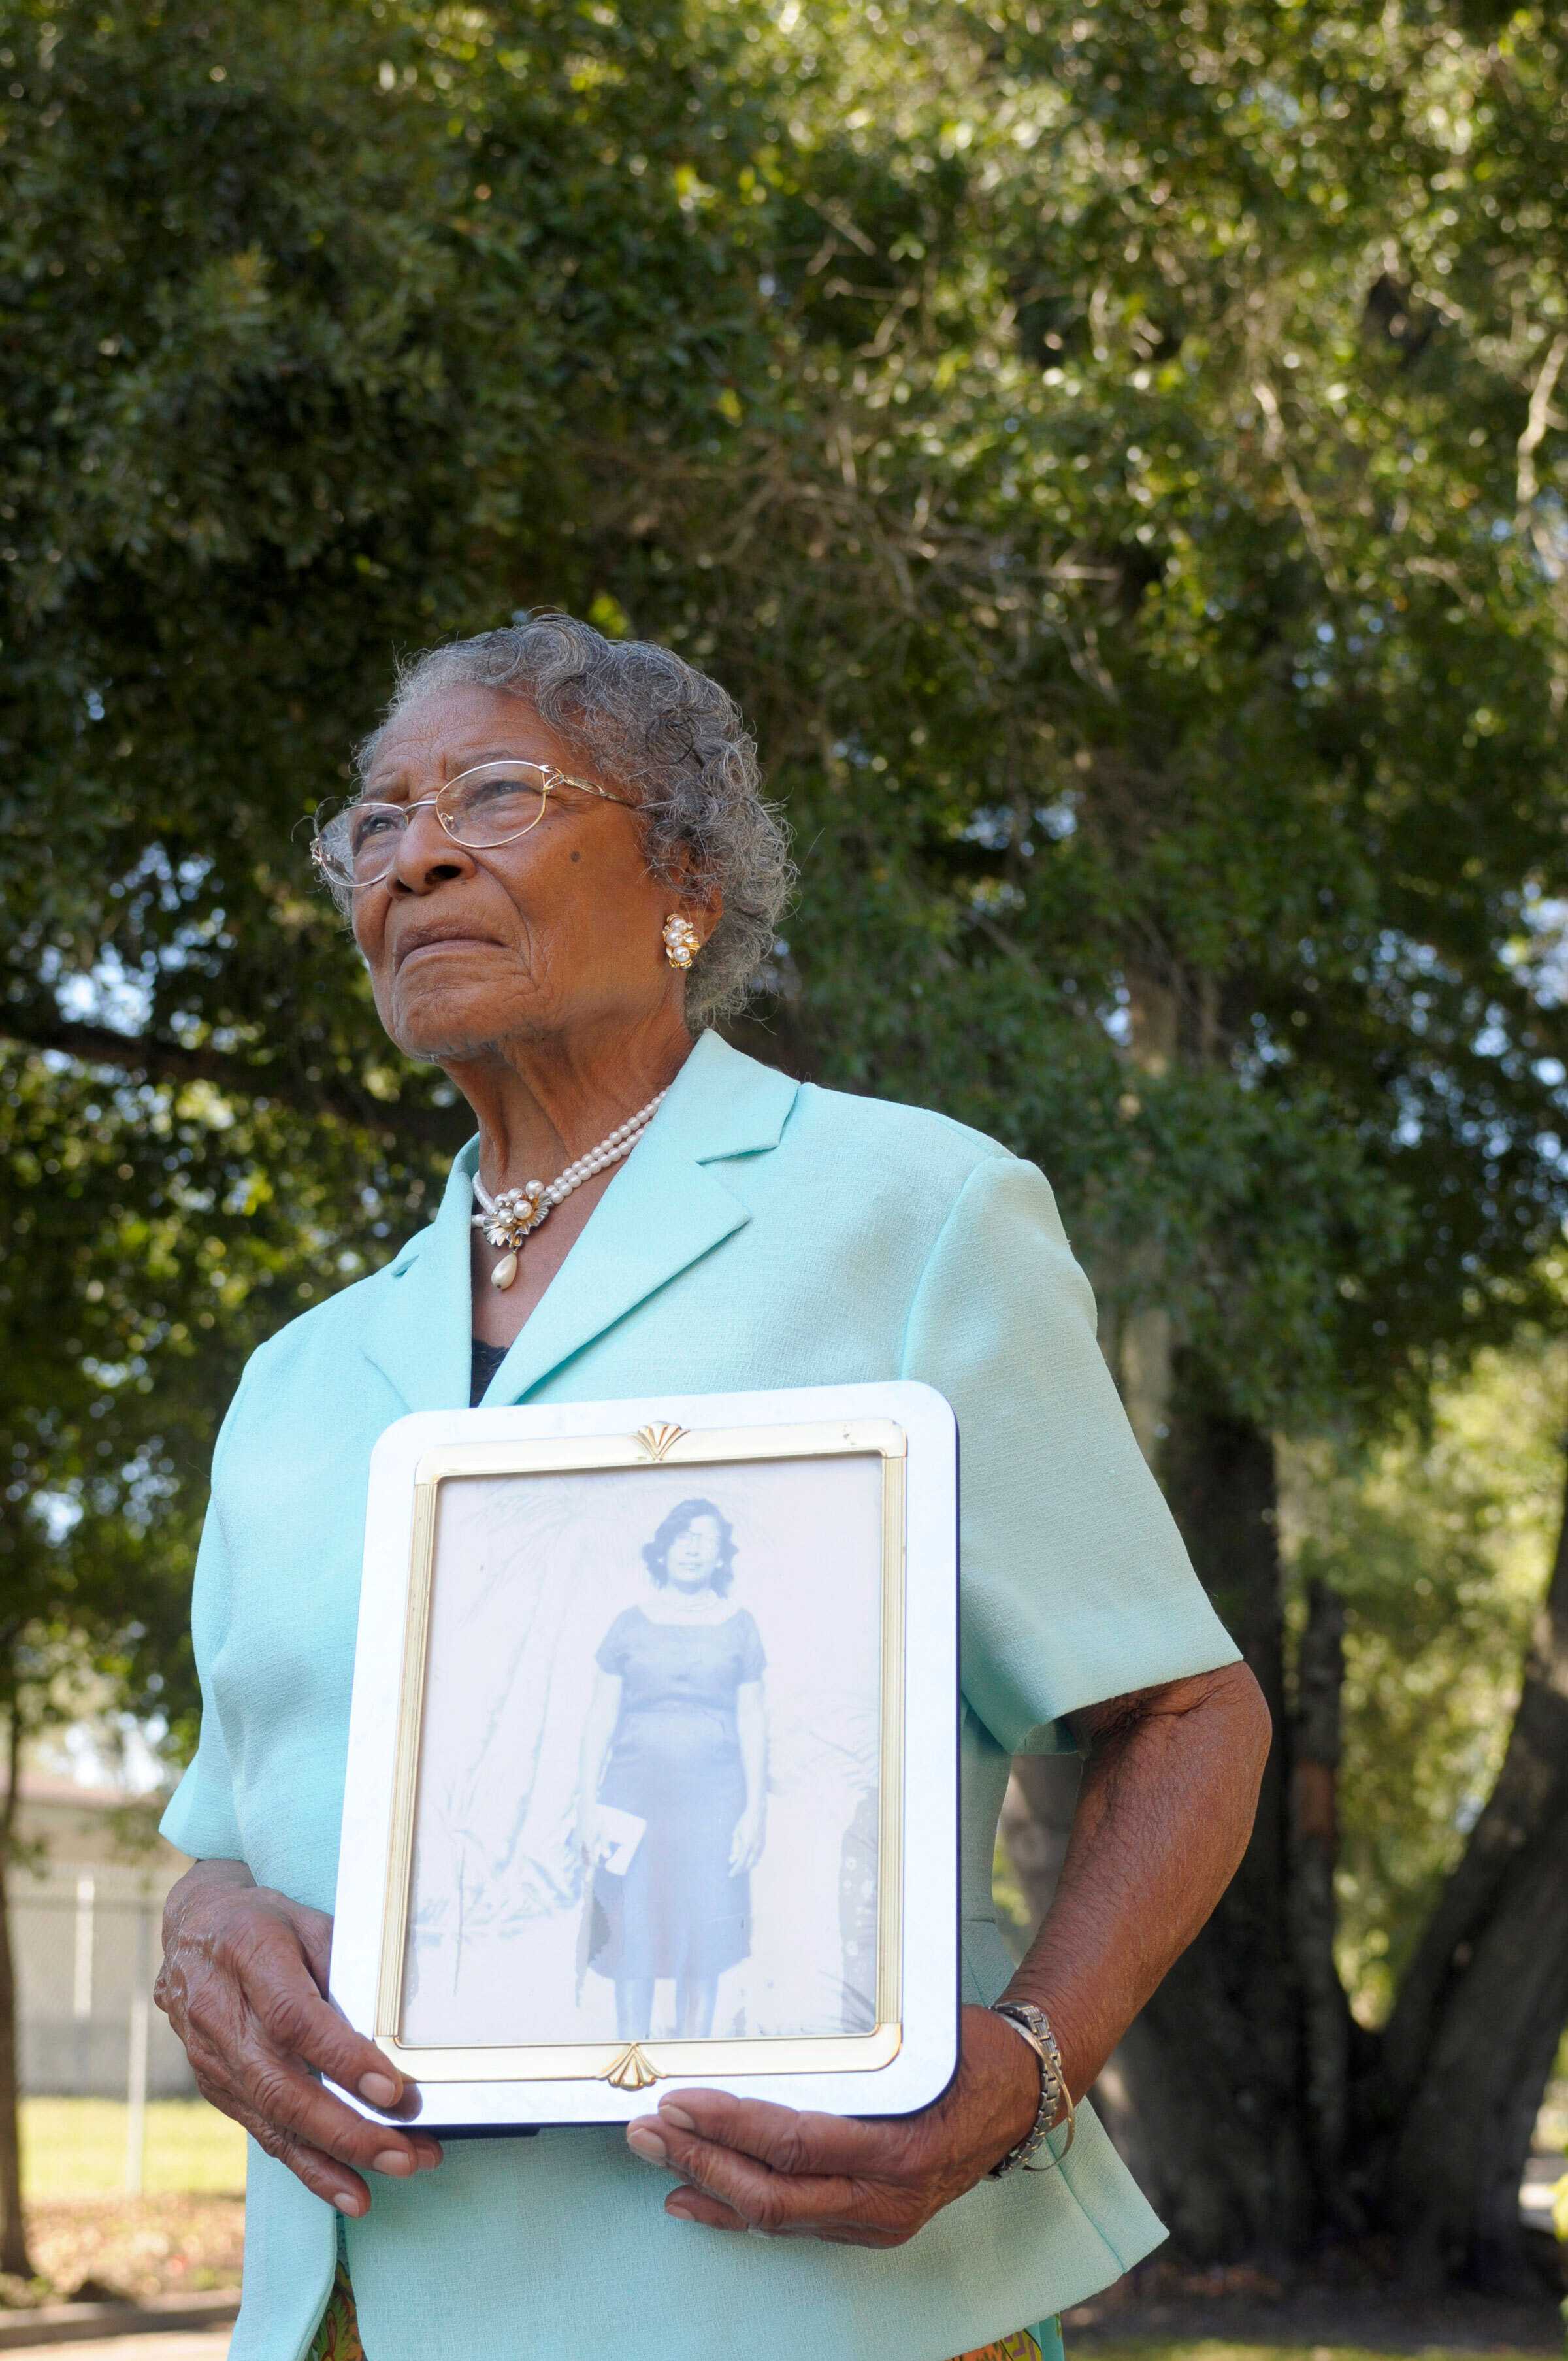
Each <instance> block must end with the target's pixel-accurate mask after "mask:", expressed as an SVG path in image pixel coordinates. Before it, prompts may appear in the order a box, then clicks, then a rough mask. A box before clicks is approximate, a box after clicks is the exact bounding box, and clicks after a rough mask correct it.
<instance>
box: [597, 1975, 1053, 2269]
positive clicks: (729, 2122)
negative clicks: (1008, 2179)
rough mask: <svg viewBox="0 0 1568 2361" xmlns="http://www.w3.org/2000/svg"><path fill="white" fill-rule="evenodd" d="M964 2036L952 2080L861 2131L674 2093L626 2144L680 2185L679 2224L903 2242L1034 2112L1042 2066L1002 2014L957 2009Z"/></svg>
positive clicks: (973, 2178)
mask: <svg viewBox="0 0 1568 2361" xmlns="http://www.w3.org/2000/svg"><path fill="white" fill-rule="evenodd" d="M959 2039H960V2056H959V2070H958V2072H957V2073H956V2074H955V2075H954V2077H953V2080H952V2081H951V2082H950V2083H949V2084H948V2088H947V2090H946V2091H945V2092H943V2094H942V2096H941V2097H940V2098H939V2099H938V2101H937V2102H936V2103H935V2105H934V2106H929V2107H927V2108H924V2109H923V2110H922V2111H921V2113H920V2114H917V2115H905V2116H901V2117H896V2118H883V2120H881V2121H879V2122H862V2121H861V2120H860V2119H859V2118H857V2117H854V2116H841V2115H817V2114H797V2113H796V2111H795V2109H794V2108H793V2107H779V2106H774V2105H773V2104H772V2103H770V2102H768V2101H766V2100H762V2099H731V2098H728V2097H726V2096H725V2095H724V2094H723V2093H722V2092H718V2091H680V2092H675V2093H674V2096H672V2097H671V2098H668V2099H662V2100H661V2101H660V2103H659V2112H658V2114H656V2115H643V2116H641V2117H640V2118H639V2119H638V2121H637V2122H635V2123H633V2124H630V2125H628V2126H627V2133H626V2137H627V2143H628V2145H629V2147H630V2148H631V2150H632V2152H633V2154H634V2155H637V2156H640V2157H641V2158H643V2159H644V2161H645V2162H647V2163H649V2164H657V2165H663V2167H664V2169H666V2170H667V2171H670V2172H674V2173H678V2174H679V2175H680V2176H681V2186H680V2187H679V2188H677V2189H674V2190H672V2191H671V2192H670V2194H669V2196H668V2197H667V2198H666V2199H665V2201H664V2211H665V2213H670V2214H673V2215H674V2217H675V2218H676V2219H677V2220H679V2221H685V2222H701V2223H704V2224H707V2227H708V2228H709V2229H711V2230H757V2231H762V2232H763V2233H765V2234H766V2235H770V2236H773V2237H782V2238H825V2239H828V2241H830V2242H831V2243H832V2244H834V2245H836V2246H903V2245H905V2242H906V2241H907V2240H908V2239H910V2238H913V2237H914V2235H915V2234H916V2231H917V2230H920V2229H923V2228H924V2227H925V2225H926V2224H927V2222H928V2221H929V2220H930V2219H931V2216H932V2215H933V2214H934V2213H939V2212H940V2211H941V2209H942V2207H943V2206H944V2205H950V2204H951V2203H952V2201H953V2199H954V2198H955V2197H961V2196H962V2195H963V2193H964V2191H965V2190H966V2189H972V2188H973V2187H974V2185H975V2183H976V2182H977V2181H980V2180H984V2178H985V2176H986V2174H987V2173H988V2172H989V2171H990V2170H991V2168H992V2165H994V2164H1000V2162H1001V2161H1002V2158H1003V2157H1004V2156H1005V2155H1006V2154H1007V2152H1008V2150H1009V2149H1010V2148H1013V2147H1016V2146H1017V2144H1018V2142H1019V2141H1020V2140H1021V2139H1023V2138H1024V2137H1025V2135H1026V2134H1027V2133H1028V2131H1029V2130H1030V2128H1031V2126H1032V2125H1033V2124H1034V2121H1035V2117H1036V2113H1037V2111H1038V2108H1039V2103H1040V2069H1039V2062H1038V2060H1037V2059H1036V2056H1035V2053H1034V2051H1033V2050H1032V2049H1031V2048H1030V2047H1029V2045H1028V2043H1027V2042H1026V2041H1021V2040H1020V2039H1019V2037H1018V2036H1017V2035H1016V2034H1015V2033H1014V2032H1013V2031H1012V2029H1011V2028H1010V2026H1008V2025H1007V2024H1006V2023H1005V2022H1004V2021H1003V2019H1002V2018H1001V2017H999V2016H995V2015H992V2012H991V2010H989V2009H985V2008H966V2009H965V2010H964V2011H963V2014H962V2018H961V2026H960V2037H959Z"/></svg>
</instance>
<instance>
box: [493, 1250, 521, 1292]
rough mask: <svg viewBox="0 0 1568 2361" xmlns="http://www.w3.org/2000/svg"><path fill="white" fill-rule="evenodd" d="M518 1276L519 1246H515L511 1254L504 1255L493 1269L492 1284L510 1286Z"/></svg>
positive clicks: (494, 1285)
mask: <svg viewBox="0 0 1568 2361" xmlns="http://www.w3.org/2000/svg"><path fill="white" fill-rule="evenodd" d="M516 1277H517V1248H516V1247H515V1246H514V1247H513V1248H512V1250H511V1252H510V1254H504V1255H502V1257H501V1258H500V1260H499V1263H497V1265H496V1267H495V1268H494V1270H493V1271H491V1273H490V1285H491V1286H492V1287H503V1288H504V1287H510V1285H511V1283H512V1280H513V1279H515V1278H516Z"/></svg>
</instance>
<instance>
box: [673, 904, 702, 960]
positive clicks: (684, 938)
mask: <svg viewBox="0 0 1568 2361" xmlns="http://www.w3.org/2000/svg"><path fill="white" fill-rule="evenodd" d="M701 949H702V939H701V937H700V936H699V935H698V933H697V930H696V928H695V927H694V926H693V924H692V922H691V920H690V919H689V918H683V917H681V916H680V915H679V913H678V912H674V913H672V915H671V916H670V917H667V918H666V919H665V921H664V957H665V958H666V959H667V960H668V961H669V962H670V965H671V966H672V967H682V968H685V967H690V965H691V963H692V961H693V960H694V959H696V955H697V953H698V951H699V950H701Z"/></svg>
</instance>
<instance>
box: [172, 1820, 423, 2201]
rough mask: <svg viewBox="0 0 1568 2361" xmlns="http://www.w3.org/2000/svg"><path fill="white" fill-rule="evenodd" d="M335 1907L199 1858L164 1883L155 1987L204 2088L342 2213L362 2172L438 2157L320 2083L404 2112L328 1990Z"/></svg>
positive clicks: (414, 2136) (385, 2065) (239, 1867)
mask: <svg viewBox="0 0 1568 2361" xmlns="http://www.w3.org/2000/svg"><path fill="white" fill-rule="evenodd" d="M331 1945H332V1920H331V1919H330V1918H329V1917H328V1916H326V1915H325V1913H324V1912H323V1911H320V1910H307V1909H306V1908H305V1907H304V1906H303V1905H302V1904H301V1903H297V1902H291V1901H289V1899H288V1898H287V1896H286V1895H284V1894H276V1893H274V1892H273V1891H272V1889H271V1887H270V1886H265V1885H258V1884H256V1883H255V1882H254V1881H253V1879H252V1878H251V1875H250V1872H249V1871H248V1870H247V1868H246V1867H245V1865H244V1863H243V1862H241V1861H198V1862H197V1864H196V1866H195V1868H194V1869H192V1870H189V1871H187V1872H186V1874H185V1875H184V1876H183V1877H182V1878H181V1880H180V1883H179V1884H178V1885H176V1886H175V1887H174V1889H173V1891H172V1892H171V1894H170V1896H169V1900H168V1903H167V1905H165V1908H164V1914H163V1966H162V1968H161V1970H160V1971H159V1978H158V1982H157V1984H156V1985H155V1986H154V1989H153V1997H154V1999H155V2000H156V2001H157V2003H158V2005H159V2008H160V2009H162V2011H163V2013H164V2015H166V2016H167V2017H168V2019H169V2022H170V2025H172V2026H173V2027H174V2030H175V2032H176V2033H177V2034H178V2035H179V2036H180V2038H181V2041H182V2042H183V2043H184V2045H185V2050H186V2055H187V2056H188V2057H189V2059H190V2060H191V2065H192V2070H193V2071H194V2073H195V2077H196V2088H197V2089H198V2090H199V2091H200V2092H201V2093H202V2096H203V2098H204V2099H206V2100H208V2101H209V2102H210V2103H211V2104H212V2105H214V2107H217V2108H218V2109H220V2110H221V2112H222V2113H223V2114H225V2115H232V2116H233V2118H234V2120H235V2122H236V2124H243V2125H244V2126H245V2128H246V2130H247V2132H249V2133H250V2135H251V2136H252V2138H253V2139H255V2140H256V2141H257V2142H258V2145H259V2146H260V2147H263V2148H265V2149H266V2151H267V2153H268V2155H269V2156H275V2157H276V2158H278V2159H279V2161H280V2163H282V2164H286V2165H287V2166H288V2168H289V2169H290V2171H291V2173H293V2174H294V2175H295V2177H296V2178H297V2179H298V2180H302V2181H303V2182H304V2184H305V2187H306V2188H307V2189H308V2190H310V2191H312V2192H313V2194H314V2195H315V2196H317V2197H323V2198H324V2199H325V2200H326V2202H327V2203H328V2204H329V2205H335V2206H336V2208H337V2210H338V2212H339V2213H349V2214H356V2215H357V2214H360V2213H365V2212H366V2211H367V2208H368V2206H369V2203H370V2191H369V2189H368V2187H367V2183H366V2182H365V2180H363V2179H362V2178H361V2175H362V2174H364V2173H366V2172H385V2173H389V2174H392V2175H394V2176H396V2177H397V2178H399V2179H401V2180H407V2179H408V2177H409V2176H410V2175H411V2173H415V2172H419V2171H422V2170H429V2169H432V2168H433V2167H434V2166H435V2165H438V2164H439V2163H440V2162H441V2147H440V2143H439V2142H438V2141H437V2140H435V2139H434V2138H433V2136H431V2134H430V2133H429V2132H405V2131H398V2130H394V2129H393V2128H392V2127H391V2126H390V2125H387V2124H377V2123H371V2122H369V2121H368V2120H367V2118H366V2117H365V2116H364V2115H360V2114H356V2113H355V2111H354V2109H353V2108H352V2107H349V2106H345V2104H344V2103H343V2101H342V2100H341V2099H337V2098H334V2096H333V2094H332V2093H331V2092H329V2091H324V2090H323V2088H322V2086H321V2084H320V2082H319V2081H316V2079H315V2077H316V2076H317V2075H318V2074H328V2075H330V2076H331V2077H332V2079H333V2081H334V2082H338V2083H341V2084H342V2085H343V2087H344V2088H345V2090H356V2091H357V2092H359V2095H360V2097H361V2098H363V2099H364V2100H365V2101H366V2102H367V2103H368V2104H369V2105H370V2106H373V2107H379V2108H381V2109H382V2110H383V2111H384V2112H387V2113H390V2112H392V2111H394V2110H396V2109H399V2108H404V2109H408V2110H410V2111H411V2105H412V2104H417V2096H416V2094H415V2093H414V2092H413V2091H412V2089H411V2086H410V2085H409V2084H407V2083H405V2081H403V2078H402V2076H401V2075H400V2073H399V2072H398V2070H397V2069H396V2067H394V2066H393V2065H392V2063H391V2061H390V2060H389V2059H388V2058H387V2057H386V2056H385V2055H384V2053H383V2052H382V2051H381V2050H379V2049H378V2048H377V2047H376V2045H375V2043H374V2042H372V2041H367V2040H366V2039H365V2038H364V2037H363V2036H361V2035H360V2034H357V2033H356V2032H355V2031H354V2029H353V2027H352V2026H349V2025H347V2024H346V2023H345V2020H344V2019H343V2017H342V2016H341V2015H339V2014H338V2012H337V2010H336V2009H335V2008H334V2007H333V2006H332V2004H331V2003H330V2002H329V2001H328V2000H327V1998H326V1989H327V1960H328V1955H329V1952H330V1949H331Z"/></svg>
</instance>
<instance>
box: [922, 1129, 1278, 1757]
mask: <svg viewBox="0 0 1568 2361" xmlns="http://www.w3.org/2000/svg"><path fill="white" fill-rule="evenodd" d="M901 1374H902V1375H903V1376H905V1377H906V1378H919V1379H921V1380H923V1381H924V1382H925V1383H926V1384H927V1385H931V1386H935V1387H936V1388H937V1389H938V1391H939V1392H940V1393H942V1394H945V1395H946V1397H947V1399H948V1401H949V1402H950V1403H951V1405H952V1408H953V1411H954V1413H955V1415H956V1417H957V1420H958V1426H959V1502H960V1508H959V1551H960V1564H961V1575H960V1585H961V1589H960V1599H961V1606H960V1632H961V1650H962V1681H963V1688H964V1694H965V1697H967V1699H968V1701H969V1703H970V1706H972V1708H973V1709H974V1711H975V1712H976V1713H977V1714H978V1715H979V1717H980V1719H981V1721H983V1722H984V1724H985V1725H986V1727H987V1729H988V1730H990V1731H991V1733H992V1737H993V1738H994V1739H996V1741H998V1743H999V1744H1000V1745H1001V1746H1003V1748H1005V1749H1006V1750H1007V1752H1010V1753H1014V1754H1025V1753H1051V1752H1060V1751H1065V1750H1066V1749H1067V1748H1068V1746H1069V1743H1070V1741H1069V1740H1068V1739H1067V1737H1066V1735H1065V1733H1063V1732H1060V1731H1058V1730H1057V1729H1055V1728H1054V1727H1053V1725H1054V1724H1056V1723H1058V1721H1059V1719H1060V1718H1061V1716H1062V1715H1063V1714H1067V1713H1071V1712H1073V1711H1074V1710H1076V1709H1077V1708H1079V1707H1080V1706H1088V1705H1095V1704H1098V1703H1099V1702H1100V1701H1101V1700H1102V1699H1103V1698H1105V1697H1120V1696H1123V1695H1124V1694H1125V1693H1126V1692H1127V1691H1129V1690H1132V1689H1140V1688H1150V1687H1153V1686H1156V1685H1157V1683H1159V1682H1162V1681H1171V1680H1180V1679H1183V1678H1186V1677H1188V1676H1189V1675H1192V1674H1195V1673H1202V1672H1209V1671H1212V1669H1214V1668H1215V1667H1216V1666H1218V1665H1221V1664H1234V1662H1235V1661H1236V1660H1237V1658H1238V1657H1239V1655H1240V1653H1241V1651H1240V1650H1239V1649H1238V1648H1237V1647H1236V1645H1235V1643H1234V1641H1233V1640H1232V1639H1231V1637H1230V1635H1229V1633H1228V1632H1227V1631H1226V1630H1225V1628H1224V1626H1223V1623H1222V1622H1221V1621H1220V1619H1219V1617H1218V1616H1217V1615H1216V1614H1215V1612H1214V1609H1213V1608H1212V1606H1211V1605H1210V1603H1209V1599H1208V1597H1207V1595H1206V1594H1205V1592H1204V1590H1203V1587H1202V1585H1201V1583H1200V1582H1199V1580H1198V1577H1197V1576H1196V1575H1195V1574H1194V1572H1193V1570H1192V1565H1191V1562H1190V1559H1189V1557H1188V1555H1187V1552H1186V1549H1185V1547H1184V1545H1183V1543H1182V1541H1181V1536H1180V1534H1179V1532H1177V1529H1176V1523H1175V1521H1174V1519H1173V1518H1172V1516H1171V1514H1170V1511H1169V1510H1168V1508H1167V1506H1166V1504H1165V1500H1164V1498H1163V1496H1162V1495H1161V1492H1160V1489H1159V1487H1158V1485H1157V1483H1156V1481H1155V1479H1154V1477H1153V1475H1152V1474H1151V1472H1150V1470H1149V1467H1148V1465H1147V1463H1146V1460H1145V1458H1144V1455H1143V1453H1142V1452H1141V1451H1140V1449H1139V1448H1138V1444H1137V1439H1136V1437H1135V1435H1134V1433H1133V1431H1132V1428H1131V1426H1130V1425H1129V1423H1128V1421H1127V1416H1126V1412H1125V1411H1124V1409H1123V1407H1122V1402H1121V1398H1120V1396H1119V1395H1118V1393H1117V1391H1116V1388H1115V1385H1114V1383H1113V1379H1112V1377H1111V1372H1110V1370H1109V1369H1108V1368H1107V1367H1106V1365H1105V1360H1104V1356H1103V1355H1102V1353H1101V1351H1100V1347H1099V1345H1098V1344H1097V1343H1096V1341H1095V1334H1094V1298H1093V1295H1092V1293H1091V1289H1090V1285H1089V1281H1088V1280H1087V1279H1085V1277H1084V1275H1083V1273H1082V1271H1081V1270H1080V1268H1079V1266H1078V1264H1077V1263H1076V1262H1075V1261H1074V1259H1073V1257H1072V1253H1071V1251H1070V1249H1069V1246H1068V1242H1067V1235H1066V1232H1065V1231H1064V1230H1063V1228H1062V1224H1061V1217H1060V1215H1059V1214H1058V1211H1057V1206H1056V1200H1055V1198H1054V1196H1053V1195H1052V1193H1051V1190H1050V1186H1049V1184H1048V1182H1047V1180H1046V1179H1045V1176H1044V1175H1043V1173H1041V1172H1040V1171H1039V1170H1037V1168H1036V1166H1034V1165H1033V1164H1027V1163H1024V1162H1022V1161H1021V1160H1019V1159H1016V1158H1014V1157H1010V1156H1006V1155H999V1156H997V1157H996V1158H994V1159H991V1160H989V1161H987V1162H986V1163H983V1164H981V1165H979V1166H977V1167H976V1169H975V1170H974V1171H973V1172H971V1173H970V1177H969V1180H967V1181H966V1183H965V1185H964V1188H963V1190H962V1192H961V1193H960V1195H959V1198H958V1200H957V1202H955V1204H954V1206H953V1209H952V1212H951V1213H950V1214H949V1216H948V1221H947V1223H946V1224H945V1225H944V1227H943V1229H942V1232H941V1234H940V1235H939V1236H938V1240H937V1243H936V1245H935V1246H934V1247H933V1249H932V1251H931V1254H930V1257H929V1258H928V1260H927V1265H926V1268H925V1269H924V1271H923V1272H922V1273H921V1277H920V1280H919V1283H918V1286H917V1288H916V1293H915V1297H914V1300H913V1302H912V1304H911V1307H910V1313H909V1319H908V1323H907V1325H906V1329H905V1349H904V1356H903V1367H902V1372H901Z"/></svg>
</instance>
